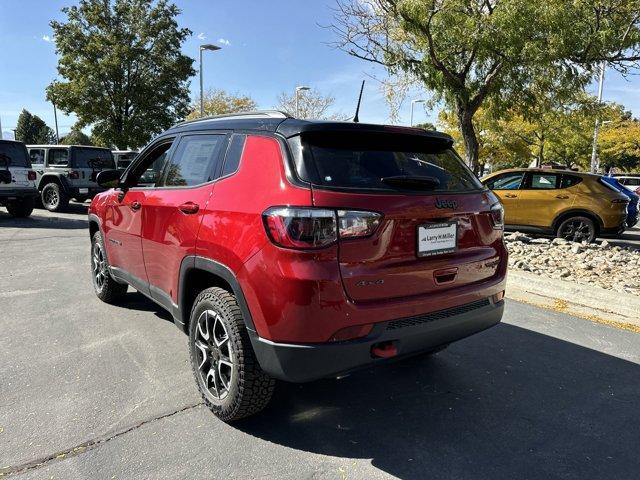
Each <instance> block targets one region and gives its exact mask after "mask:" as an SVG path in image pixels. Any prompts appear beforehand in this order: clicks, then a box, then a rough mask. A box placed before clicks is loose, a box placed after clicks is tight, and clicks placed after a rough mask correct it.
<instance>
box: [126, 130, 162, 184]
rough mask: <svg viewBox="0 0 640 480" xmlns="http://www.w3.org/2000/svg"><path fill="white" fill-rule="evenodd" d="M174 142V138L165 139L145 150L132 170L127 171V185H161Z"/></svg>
mask: <svg viewBox="0 0 640 480" xmlns="http://www.w3.org/2000/svg"><path fill="white" fill-rule="evenodd" d="M172 144H173V141H172V140H167V141H163V142H162V143H161V144H159V145H156V146H154V147H152V148H151V150H150V151H148V152H143V154H142V156H141V157H140V160H139V161H136V162H135V164H134V165H133V166H132V167H131V170H129V171H128V172H127V173H126V175H127V177H126V182H127V185H128V186H130V187H142V188H150V187H157V186H159V184H160V179H161V177H162V171H163V170H164V166H165V163H166V160H167V152H168V151H169V149H170V148H171V145H172ZM136 160H137V159H136Z"/></svg>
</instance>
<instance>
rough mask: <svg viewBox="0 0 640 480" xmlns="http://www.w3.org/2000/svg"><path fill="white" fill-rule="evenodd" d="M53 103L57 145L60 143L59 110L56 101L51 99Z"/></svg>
mask: <svg viewBox="0 0 640 480" xmlns="http://www.w3.org/2000/svg"><path fill="white" fill-rule="evenodd" d="M51 104H52V105H53V119H54V121H55V123H56V145H58V144H59V143H60V135H59V134H58V110H57V109H56V102H55V101H53V100H51Z"/></svg>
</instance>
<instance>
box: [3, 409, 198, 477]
mask: <svg viewBox="0 0 640 480" xmlns="http://www.w3.org/2000/svg"><path fill="white" fill-rule="evenodd" d="M201 405H203V402H198V403H194V404H191V405H187V406H186V407H183V408H180V409H178V410H174V411H172V412H169V413H164V414H162V415H159V416H157V417H153V418H149V419H147V420H142V421H141V422H138V423H136V424H134V425H131V426H128V427H124V428H122V429H121V430H118V431H116V432H115V433H112V434H111V435H108V436H106V435H105V436H102V437H96V438H92V439H90V440H87V441H85V442H82V443H80V444H78V445H75V446H73V447H71V448H67V449H65V450H61V451H58V452H55V453H52V454H50V455H46V456H44V457H40V458H38V459H35V460H31V461H29V462H25V463H22V464H20V465H13V466H11V465H10V466H8V467H3V468H0V477H5V476H9V475H18V474H22V473H26V472H28V471H31V470H36V469H38V468H42V467H45V466H47V465H50V464H51V463H53V462H57V461H61V460H65V459H67V458H72V457H75V456H78V455H80V454H82V453H85V452H88V451H89V450H93V449H95V448H98V447H99V446H101V445H104V444H105V443H107V442H110V441H111V440H115V439H116V438H118V437H121V436H122V435H125V434H127V433H129V432H132V431H134V430H137V429H139V428H140V427H143V426H145V425H148V424H150V423H153V422H156V421H158V420H163V419H165V418H169V417H172V416H174V415H178V414H179V413H182V412H186V411H188V410H193V409H194V408H197V407H199V406H201Z"/></svg>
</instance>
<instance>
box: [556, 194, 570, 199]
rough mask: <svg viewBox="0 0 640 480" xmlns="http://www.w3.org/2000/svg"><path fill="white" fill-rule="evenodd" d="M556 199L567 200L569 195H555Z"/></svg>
mask: <svg viewBox="0 0 640 480" xmlns="http://www.w3.org/2000/svg"><path fill="white" fill-rule="evenodd" d="M556 198H562V199H566V198H569V195H556Z"/></svg>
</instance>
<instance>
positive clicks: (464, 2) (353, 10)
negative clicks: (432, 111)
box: [332, 0, 640, 169]
mask: <svg viewBox="0 0 640 480" xmlns="http://www.w3.org/2000/svg"><path fill="white" fill-rule="evenodd" d="M337 5H338V6H337V9H336V15H335V21H334V24H333V26H332V28H333V30H334V32H335V34H336V36H337V41H336V45H337V46H338V47H339V48H341V49H343V50H345V51H346V52H348V53H349V54H351V55H353V56H355V57H358V58H361V59H364V60H366V61H369V62H374V63H378V64H380V65H383V66H384V67H386V69H387V71H388V72H389V73H390V74H391V75H392V76H396V75H401V76H406V77H408V78H409V79H410V81H411V82H413V83H414V84H416V85H418V86H419V87H421V88H423V89H426V90H429V91H431V92H433V93H434V97H433V99H434V101H435V102H441V103H443V104H444V105H445V107H446V108H447V109H448V110H451V111H453V112H454V113H455V115H456V119H457V122H458V128H459V130H460V134H461V137H462V140H463V143H464V145H465V152H466V158H467V161H468V163H469V164H470V165H471V166H472V167H473V168H474V169H477V166H478V158H479V143H478V135H477V131H476V128H475V126H474V123H473V119H474V116H475V115H476V113H477V112H478V110H479V109H480V107H481V106H483V105H487V104H488V103H492V104H493V106H492V108H498V107H500V108H502V109H505V110H506V109H508V108H509V107H510V106H511V104H512V103H513V102H514V101H515V100H516V99H519V98H520V95H521V92H522V91H523V89H524V88H526V87H527V85H528V84H529V82H530V81H531V79H533V78H537V77H540V76H541V75H546V76H548V77H549V78H561V79H562V80H563V82H565V83H566V82H569V83H570V84H572V85H573V86H575V87H581V86H584V85H586V84H587V83H588V82H589V81H590V80H591V79H592V78H593V74H594V69H595V67H596V65H600V63H601V62H603V61H604V62H607V63H608V64H610V65H612V66H614V67H616V68H619V69H622V70H626V69H628V68H631V67H633V66H634V63H633V62H635V61H638V60H640V15H638V11H640V0H594V1H589V2H587V1H575V2H569V1H567V0H546V1H544V2H541V1H532V0H472V1H469V0H447V1H444V0H338V3H337Z"/></svg>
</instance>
